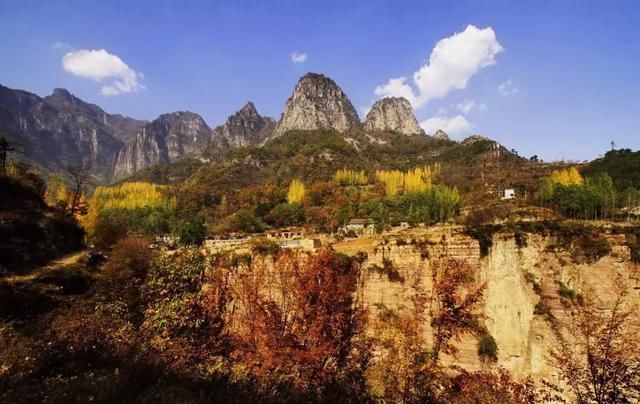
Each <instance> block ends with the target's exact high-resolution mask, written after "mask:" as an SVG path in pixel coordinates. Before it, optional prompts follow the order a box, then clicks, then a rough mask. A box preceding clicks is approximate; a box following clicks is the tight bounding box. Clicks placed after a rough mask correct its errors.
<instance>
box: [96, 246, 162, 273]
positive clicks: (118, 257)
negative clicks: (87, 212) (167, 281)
mask: <svg viewBox="0 0 640 404" xmlns="http://www.w3.org/2000/svg"><path fill="white" fill-rule="evenodd" d="M149 243H150V240H149V239H148V238H146V237H138V236H129V237H125V238H123V239H120V240H118V242H117V243H116V244H115V246H114V247H113V249H112V250H111V254H110V257H109V260H108V261H107V262H106V263H105V265H104V267H103V271H104V273H105V274H106V275H107V276H108V277H110V278H113V279H121V278H129V277H131V276H135V277H143V276H144V275H146V273H147V271H148V269H149V266H150V265H151V261H152V259H153V256H154V253H153V250H151V249H149Z"/></svg>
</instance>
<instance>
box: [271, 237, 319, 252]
mask: <svg viewBox="0 0 640 404" xmlns="http://www.w3.org/2000/svg"><path fill="white" fill-rule="evenodd" d="M278 245H280V248H291V249H301V250H304V251H312V252H313V251H316V250H317V249H319V248H320V247H321V246H322V243H321V242H320V240H319V239H317V238H313V239H312V238H303V239H295V240H283V241H281V242H280V243H278Z"/></svg>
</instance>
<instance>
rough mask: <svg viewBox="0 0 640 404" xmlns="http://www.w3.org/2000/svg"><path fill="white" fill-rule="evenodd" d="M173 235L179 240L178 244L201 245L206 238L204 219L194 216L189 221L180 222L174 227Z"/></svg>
mask: <svg viewBox="0 0 640 404" xmlns="http://www.w3.org/2000/svg"><path fill="white" fill-rule="evenodd" d="M174 232H175V234H176V235H177V236H178V238H179V239H180V244H182V245H185V246H188V245H202V243H203V242H204V240H205V239H206V238H207V228H206V227H205V226H204V219H202V217H201V216H196V217H194V218H193V219H191V220H181V221H179V222H178V223H177V224H176V225H175V230H174Z"/></svg>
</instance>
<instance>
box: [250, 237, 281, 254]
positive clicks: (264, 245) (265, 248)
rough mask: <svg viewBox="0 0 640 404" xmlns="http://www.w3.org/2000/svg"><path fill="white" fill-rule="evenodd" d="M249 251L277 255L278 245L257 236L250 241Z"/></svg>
mask: <svg viewBox="0 0 640 404" xmlns="http://www.w3.org/2000/svg"><path fill="white" fill-rule="evenodd" d="M251 251H252V252H253V253H254V254H260V255H272V256H275V255H278V252H279V251H280V245H278V243H274V242H273V241H271V240H267V239H266V238H257V239H254V240H252V241H251Z"/></svg>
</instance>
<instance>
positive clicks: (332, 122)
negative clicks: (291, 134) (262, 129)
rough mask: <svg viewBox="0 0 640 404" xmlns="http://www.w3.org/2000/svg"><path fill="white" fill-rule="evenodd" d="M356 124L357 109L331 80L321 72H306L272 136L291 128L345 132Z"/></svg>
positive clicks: (358, 121) (357, 121)
mask: <svg viewBox="0 0 640 404" xmlns="http://www.w3.org/2000/svg"><path fill="white" fill-rule="evenodd" d="M359 124H360V120H359V119H358V114H357V113H356V109H355V108H354V107H353V105H352V104H351V101H349V99H348V98H347V96H346V95H345V93H344V92H343V91H342V89H341V88H340V87H338V85H337V84H336V83H335V82H334V81H333V80H331V79H330V78H329V77H326V76H324V75H322V74H318V73H307V74H305V75H304V76H303V77H302V78H301V79H300V80H299V81H298V84H297V85H296V88H295V90H294V91H293V95H291V97H290V98H289V99H288V100H287V103H286V104H285V107H284V112H283V114H282V117H281V118H280V122H278V126H277V127H276V130H275V132H274V136H279V135H282V134H284V133H286V132H288V131H290V130H316V129H334V130H336V131H338V132H344V131H346V130H348V129H349V128H351V127H353V126H357V125H359Z"/></svg>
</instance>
